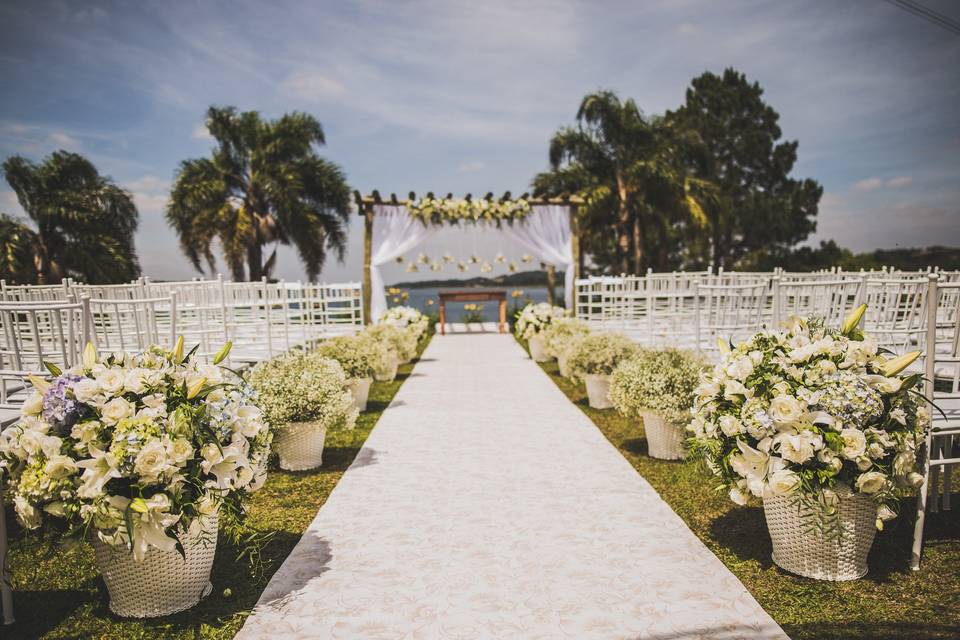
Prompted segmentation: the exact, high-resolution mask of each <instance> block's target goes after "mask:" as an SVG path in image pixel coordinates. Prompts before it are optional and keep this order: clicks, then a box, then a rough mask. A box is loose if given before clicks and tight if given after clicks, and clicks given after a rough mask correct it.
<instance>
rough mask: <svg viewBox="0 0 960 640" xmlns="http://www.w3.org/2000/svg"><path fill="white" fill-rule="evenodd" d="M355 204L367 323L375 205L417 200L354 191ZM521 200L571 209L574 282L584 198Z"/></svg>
mask: <svg viewBox="0 0 960 640" xmlns="http://www.w3.org/2000/svg"><path fill="white" fill-rule="evenodd" d="M353 197H354V202H355V203H356V205H357V212H358V213H359V214H360V215H362V216H363V219H364V225H363V317H364V322H367V323H370V322H371V318H370V300H371V294H372V291H371V289H372V284H371V281H370V261H371V255H372V252H373V217H374V206H375V205H378V204H387V205H408V204H412V203H415V202H416V201H417V194H416V193H415V192H413V191H411V192H409V194H408V195H407V197H406V198H404V199H399V198H397V194H395V193H391V194H390V196H389V197H383V196H381V195H380V192H379V191H378V190H376V189H374V190H373V191H371V192H370V193H369V194H368V195H362V194H361V193H360V192H359V191H354V192H353ZM426 197H427V198H437V197H444V198H446V199H447V200H450V199H453V194H452V193H448V194H447V195H446V196H436V195H434V193H433V192H432V191H431V192H428V193H427V194H426ZM463 199H464V200H472V199H473V196H472V195H471V194H469V193H468V194H467V195H465V196H464V197H463ZM483 199H484V200H490V201H494V200H498V201H500V202H506V201H510V200H511V199H512V197H511V195H510V192H509V191H507V192H506V193H504V194H503V196H501V197H500V198H497V197H496V196H494V195H493V193H492V192H491V193H487V194H486V195H485V196H483ZM520 199H522V200H526V201H527V202H528V203H529V204H530V205H531V206H535V205H544V204H562V205H568V206H569V207H570V242H571V249H572V251H573V264H574V273H572V274H565V277H566V278H573V279H574V280H576V279H577V278H579V277H580V270H581V268H582V260H581V256H580V236H579V233H578V230H577V215H576V213H577V207H578V206H580V205H582V204H583V202H584V201H583V198H582V197H580V196H578V195H565V196H560V197H554V198H539V197H532V196H530V194H527V193H524V194H523V195H521V196H520Z"/></svg>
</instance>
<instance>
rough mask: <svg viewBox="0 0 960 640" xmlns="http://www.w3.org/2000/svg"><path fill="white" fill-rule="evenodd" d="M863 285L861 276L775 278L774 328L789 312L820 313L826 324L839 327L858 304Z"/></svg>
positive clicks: (773, 295)
mask: <svg viewBox="0 0 960 640" xmlns="http://www.w3.org/2000/svg"><path fill="white" fill-rule="evenodd" d="M864 287H865V283H864V280H863V279H861V278H856V279H815V280H800V279H794V280H787V281H786V282H784V281H782V280H781V279H780V278H779V277H777V278H774V280H773V283H772V292H771V293H772V299H773V316H772V325H773V328H776V327H777V326H778V325H779V323H780V322H781V321H783V320H785V319H786V318H788V317H790V316H792V315H797V316H807V317H810V316H819V317H822V318H823V319H824V320H825V321H826V324H827V326H830V327H839V326H840V325H841V324H843V320H844V318H846V316H847V315H848V314H849V313H850V312H851V311H852V310H853V309H854V308H855V307H856V306H857V304H859V301H860V299H861V296H862V292H863V288H864Z"/></svg>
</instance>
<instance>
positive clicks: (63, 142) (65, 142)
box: [49, 131, 80, 150]
mask: <svg viewBox="0 0 960 640" xmlns="http://www.w3.org/2000/svg"><path fill="white" fill-rule="evenodd" d="M49 140H50V142H51V143H53V144H55V145H57V146H58V147H61V148H63V149H68V150H69V149H79V148H80V141H79V140H77V139H76V138H74V137H73V136H71V135H68V134H66V133H63V132H62V131H54V132H53V133H51V134H50V136H49Z"/></svg>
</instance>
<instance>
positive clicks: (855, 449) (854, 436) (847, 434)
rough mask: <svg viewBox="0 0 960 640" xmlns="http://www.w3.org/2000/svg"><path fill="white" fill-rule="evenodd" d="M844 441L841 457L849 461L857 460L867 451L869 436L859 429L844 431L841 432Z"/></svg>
mask: <svg viewBox="0 0 960 640" xmlns="http://www.w3.org/2000/svg"><path fill="white" fill-rule="evenodd" d="M840 437H841V438H842V439H843V450H842V451H841V452H840V453H841V455H842V456H843V457H844V458H846V459H847V460H856V459H857V458H859V457H860V456H862V455H863V454H864V453H865V452H866V450H867V436H865V435H864V433H863V431H860V430H859V429H843V430H842V431H840Z"/></svg>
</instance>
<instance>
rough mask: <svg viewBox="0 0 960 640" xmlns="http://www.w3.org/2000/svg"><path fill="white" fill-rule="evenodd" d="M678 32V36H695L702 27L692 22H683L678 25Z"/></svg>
mask: <svg viewBox="0 0 960 640" xmlns="http://www.w3.org/2000/svg"><path fill="white" fill-rule="evenodd" d="M676 32H677V35H678V36H695V35H697V34H699V33H700V27H698V26H697V25H695V24H693V23H692V22H681V23H680V24H678V25H677V28H676Z"/></svg>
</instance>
